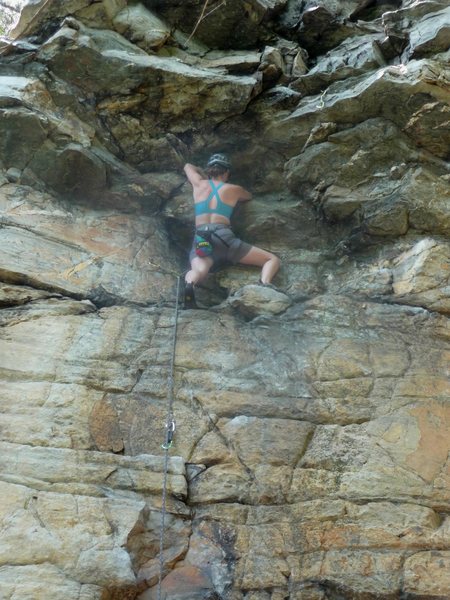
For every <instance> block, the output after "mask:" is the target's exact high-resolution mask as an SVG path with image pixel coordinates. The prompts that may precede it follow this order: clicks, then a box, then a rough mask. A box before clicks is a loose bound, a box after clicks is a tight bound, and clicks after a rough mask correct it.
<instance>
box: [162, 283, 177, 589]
mask: <svg viewBox="0 0 450 600" xmlns="http://www.w3.org/2000/svg"><path fill="white" fill-rule="evenodd" d="M180 280H181V277H180V276H178V277H177V292H176V294H177V297H176V301H175V314H174V323H173V338H172V355H171V359H170V366H169V375H168V379H167V396H168V406H167V418H166V425H165V441H164V443H163V444H162V446H161V447H162V448H163V450H164V478H163V489H162V502H161V527H160V531H159V578H158V596H157V597H158V600H161V584H162V578H163V571H164V557H163V548H164V529H165V521H166V498H167V473H168V470H169V450H170V449H171V448H172V445H173V436H174V434H175V428H176V426H175V417H174V414H173V390H174V372H175V351H176V346H177V329H178V308H179V303H180Z"/></svg>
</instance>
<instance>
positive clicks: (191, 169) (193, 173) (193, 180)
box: [184, 163, 207, 187]
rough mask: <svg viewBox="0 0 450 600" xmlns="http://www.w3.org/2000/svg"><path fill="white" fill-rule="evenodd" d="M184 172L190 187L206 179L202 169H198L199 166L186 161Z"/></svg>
mask: <svg viewBox="0 0 450 600" xmlns="http://www.w3.org/2000/svg"><path fill="white" fill-rule="evenodd" d="M184 172H185V173H186V177H187V178H188V180H189V183H190V184H191V185H192V187H195V186H197V185H199V183H200V182H201V181H203V180H204V179H207V177H206V175H205V173H204V172H203V171H202V169H200V167H196V166H195V165H191V164H190V163H186V164H185V165H184Z"/></svg>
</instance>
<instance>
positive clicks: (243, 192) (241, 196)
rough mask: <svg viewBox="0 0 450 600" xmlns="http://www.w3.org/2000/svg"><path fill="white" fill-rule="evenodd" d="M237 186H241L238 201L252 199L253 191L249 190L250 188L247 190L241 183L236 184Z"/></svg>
mask: <svg viewBox="0 0 450 600" xmlns="http://www.w3.org/2000/svg"><path fill="white" fill-rule="evenodd" d="M236 187H237V188H239V191H238V194H237V196H238V198H239V199H238V202H248V201H249V200H251V199H252V197H253V196H252V193H251V192H249V191H248V190H246V189H245V188H243V187H241V186H240V185H237V186H236Z"/></svg>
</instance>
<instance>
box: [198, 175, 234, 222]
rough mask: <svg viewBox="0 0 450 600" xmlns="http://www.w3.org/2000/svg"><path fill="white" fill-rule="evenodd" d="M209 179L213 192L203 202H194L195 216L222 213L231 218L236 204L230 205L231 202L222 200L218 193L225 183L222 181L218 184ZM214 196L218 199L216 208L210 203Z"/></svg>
mask: <svg viewBox="0 0 450 600" xmlns="http://www.w3.org/2000/svg"><path fill="white" fill-rule="evenodd" d="M208 181H209V185H210V186H211V192H210V193H209V196H208V197H207V198H206V200H202V201H201V202H196V203H195V204H194V210H195V216H196V217H200V216H202V215H221V216H222V217H226V218H227V219H229V218H230V217H231V213H232V212H233V209H234V206H230V205H229V204H226V203H225V202H222V200H221V199H220V196H219V193H218V192H219V190H220V188H221V187H222V186H223V185H225V183H224V182H223V181H222V182H221V183H219V185H217V186H216V185H215V184H214V183H213V182H212V181H211V179H208ZM214 196H215V197H216V200H217V206H216V208H210V207H209V203H210V202H211V200H212V199H213V198H214Z"/></svg>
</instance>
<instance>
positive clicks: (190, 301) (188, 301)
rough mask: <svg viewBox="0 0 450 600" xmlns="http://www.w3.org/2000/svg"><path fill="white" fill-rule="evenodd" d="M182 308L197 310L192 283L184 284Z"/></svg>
mask: <svg viewBox="0 0 450 600" xmlns="http://www.w3.org/2000/svg"><path fill="white" fill-rule="evenodd" d="M184 308H186V309H188V308H197V303H196V302H195V294H194V284H193V283H185V284H184Z"/></svg>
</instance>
